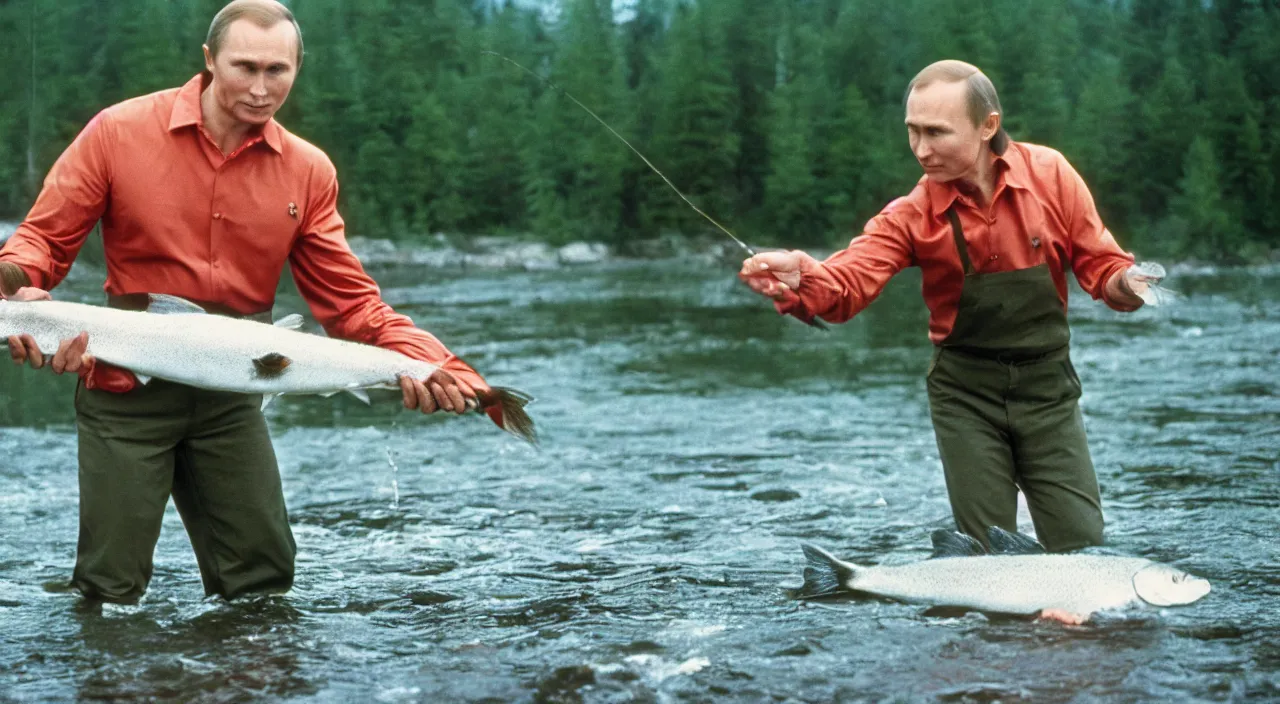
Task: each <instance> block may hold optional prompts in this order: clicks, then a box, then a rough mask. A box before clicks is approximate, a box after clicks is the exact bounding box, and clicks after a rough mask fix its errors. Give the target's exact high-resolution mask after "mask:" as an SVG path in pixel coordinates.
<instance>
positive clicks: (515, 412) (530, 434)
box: [478, 386, 538, 445]
mask: <svg viewBox="0 0 1280 704" xmlns="http://www.w3.org/2000/svg"><path fill="white" fill-rule="evenodd" d="M532 401H533V397H532V396H530V395H529V394H526V393H525V392H523V391H518V390H516V389H512V388H508V387H503V386H493V387H490V389H489V391H488V392H486V393H483V394H480V408H479V409H478V410H480V411H482V412H486V413H487V412H489V411H490V409H493V410H494V413H489V417H490V418H492V419H493V421H494V422H495V423H497V424H498V427H500V428H502V429H503V430H505V431H507V432H508V433H511V434H512V435H514V436H516V437H518V438H520V439H521V440H524V441H525V442H527V443H529V444H530V445H537V444H538V430H537V429H536V428H535V427H534V425H533V419H531V418H530V417H529V414H528V413H525V410H524V407H525V406H527V405H529V403H531V402H532ZM495 414H496V417H495Z"/></svg>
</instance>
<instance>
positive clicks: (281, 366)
mask: <svg viewBox="0 0 1280 704" xmlns="http://www.w3.org/2000/svg"><path fill="white" fill-rule="evenodd" d="M292 361H293V360H291V359H289V358H288V357H286V356H284V355H282V354H280V353H279V352H272V353H270V354H264V355H262V356H261V357H259V358H257V359H255V360H253V367H254V368H255V369H257V370H258V376H259V377H260V378H264V379H270V378H272V377H277V376H280V375H281V374H284V370H285V369H286V368H288V366H289V364H290V363H291V362H292Z"/></svg>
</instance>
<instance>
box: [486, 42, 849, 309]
mask: <svg viewBox="0 0 1280 704" xmlns="http://www.w3.org/2000/svg"><path fill="white" fill-rule="evenodd" d="M480 53H481V54H488V55H489V56H496V57H497V58H499V59H502V60H503V61H506V62H507V63H509V64H511V65H512V66H515V67H516V68H518V69H520V70H521V71H524V72H525V73H527V74H529V75H530V76H533V77H534V78H536V79H538V80H539V81H541V82H542V83H543V84H545V85H546V86H548V87H549V88H551V89H552V90H555V91H556V92H557V93H559V94H560V95H563V96H564V97H566V98H568V99H569V100H572V101H573V104H574V105H577V106H578V107H580V108H582V109H583V110H585V111H586V113H587V114H588V115H590V116H591V117H593V118H595V121H596V122H599V123H600V124H601V125H602V126H603V127H604V128H605V129H606V130H609V133H610V134H612V135H613V136H614V137H617V138H618V140H619V141H621V142H622V143H623V144H625V145H627V148H628V149H630V150H631V151H632V152H634V153H635V155H636V156H638V157H640V159H641V160H642V161H644V163H645V166H648V167H649V168H650V169H652V170H653V172H654V173H655V174H657V175H658V177H659V178H661V179H662V181H663V183H666V184H667V186H668V187H669V188H671V190H672V191H674V192H675V194H676V195H678V196H680V200H683V201H684V202H685V203H686V204H687V205H688V206H689V207H690V208H693V210H694V212H696V213H697V214H699V215H701V216H702V217H704V218H706V219H707V222H710V223H711V224H712V225H715V226H716V227H717V228H718V229H719V230H720V231H721V232H723V233H724V234H726V235H728V236H729V239H731V240H733V241H734V242H735V243H736V244H737V245H738V246H739V247H741V248H742V250H743V251H744V252H746V253H747V255H748V256H752V257H754V256H755V255H756V251H755V250H754V249H752V248H751V246H750V245H748V244H747V243H746V242H743V241H742V240H740V239H738V237H737V235H735V234H733V233H732V232H730V231H729V228H727V227H725V226H724V225H721V224H720V223H718V222H716V220H715V218H713V217H711V216H710V215H707V214H706V213H704V212H702V209H701V208H699V207H698V206H696V205H694V203H693V201H691V200H689V199H688V198H687V197H686V196H685V194H684V193H681V192H680V189H679V188H676V185H675V184H674V183H672V182H671V179H669V178H667V176H666V174H664V173H662V172H661V171H659V170H658V167H656V166H654V165H653V162H651V161H649V158H648V157H646V156H645V155H644V154H641V153H640V150H639V149H636V148H635V147H634V146H633V145H632V144H631V142H628V141H627V138H626V137H623V136H622V135H620V134H618V131H617V130H615V129H613V128H612V127H610V126H609V123H607V122H605V121H604V120H602V119H601V118H600V116H599V115H597V114H595V112H594V111H593V110H592V109H591V108H589V107H587V106H586V105H583V104H582V101H580V100H578V99H577V98H575V97H573V95H572V94H571V93H570V92H569V91H567V90H565V89H564V88H561V87H560V86H558V85H556V84H555V82H553V81H552V80H551V79H550V78H547V77H546V76H542V75H539V74H537V73H535V72H534V71H532V70H530V69H528V68H525V67H524V66H523V65H522V64H520V63H518V62H516V61H515V60H514V59H511V58H509V57H506V56H503V55H502V54H499V53H498V52H496V51H490V50H488V49H482V50H481V51H480ZM804 322H805V323H807V324H808V325H810V326H812V327H815V328H818V329H819V330H826V329H827V326H826V324H825V323H823V322H822V321H821V320H819V319H818V318H816V317H815V318H811V319H809V320H805V321H804Z"/></svg>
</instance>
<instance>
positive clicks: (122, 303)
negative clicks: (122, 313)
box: [107, 293, 272, 324]
mask: <svg viewBox="0 0 1280 704" xmlns="http://www.w3.org/2000/svg"><path fill="white" fill-rule="evenodd" d="M191 302H192V303H194V304H196V305H198V306H200V307H201V308H204V310H205V312H206V313H210V314H213V315H222V316H226V317H228V318H243V319H244V320H252V321H254V322H255V323H267V324H270V323H271V322H272V319H271V310H270V309H267V310H264V311H261V312H258V313H251V314H249V315H244V314H242V313H239V312H237V311H234V310H231V309H230V308H228V307H226V306H224V305H220V304H217V303H205V302H203V301H191ZM150 303H151V297H150V296H149V295H148V294H145V293H126V294H123V295H119V296H117V295H115V294H111V293H109V294H107V305H108V306H109V307H111V308H120V309H121V310H146V309H147V306H148V305H149V304H150Z"/></svg>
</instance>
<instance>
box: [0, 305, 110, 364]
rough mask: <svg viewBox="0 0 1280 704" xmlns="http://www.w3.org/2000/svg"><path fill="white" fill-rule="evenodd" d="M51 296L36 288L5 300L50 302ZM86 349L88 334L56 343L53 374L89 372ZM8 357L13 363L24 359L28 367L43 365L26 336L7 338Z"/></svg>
mask: <svg viewBox="0 0 1280 704" xmlns="http://www.w3.org/2000/svg"><path fill="white" fill-rule="evenodd" d="M52 298H53V297H52V296H50V295H49V292H48V291H44V290H42V289H38V288H30V287H26V288H20V289H18V290H17V292H16V293H14V294H13V295H12V296H9V297H8V299H9V300H11V301H48V300H52ZM88 347H89V333H87V332H82V333H80V334H79V335H76V336H75V337H69V338H67V339H65V340H63V341H62V342H61V343H59V344H58V351H57V352H55V353H54V355H53V360H52V364H51V365H50V366H51V367H52V368H53V373H54V374H62V373H63V372H72V373H79V372H80V370H81V369H86V370H87V369H89V368H92V366H93V357H92V356H91V355H88V354H85V350H86V349H87V348H88ZM9 356H10V357H12V358H13V363H14V364H19V365H20V364H23V363H25V362H27V361H28V360H30V361H31V366H32V367H33V368H35V369H39V368H41V367H43V366H44V362H45V359H44V355H43V354H41V352H40V348H39V347H38V346H36V341H35V338H33V337H31V335H28V334H22V335H13V336H11V337H9Z"/></svg>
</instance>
